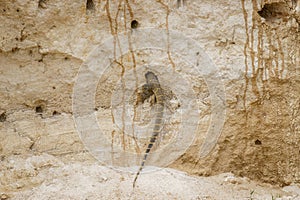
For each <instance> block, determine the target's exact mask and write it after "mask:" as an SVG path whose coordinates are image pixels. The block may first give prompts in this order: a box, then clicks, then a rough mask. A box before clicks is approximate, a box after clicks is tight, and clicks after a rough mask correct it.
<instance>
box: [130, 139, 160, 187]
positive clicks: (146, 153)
mask: <svg viewBox="0 0 300 200" xmlns="http://www.w3.org/2000/svg"><path fill="white" fill-rule="evenodd" d="M157 136H158V134H154V135H152V137H151V139H150V143H149V144H148V147H147V150H146V152H145V155H144V158H143V161H142V164H141V166H140V168H139V170H138V172H137V173H136V175H135V178H134V181H133V188H134V187H135V183H136V180H137V178H138V176H139V175H140V173H141V171H142V169H143V167H144V165H145V162H146V159H147V156H148V154H149V152H150V150H151V148H152V146H153V144H154V142H155V140H156V138H157Z"/></svg>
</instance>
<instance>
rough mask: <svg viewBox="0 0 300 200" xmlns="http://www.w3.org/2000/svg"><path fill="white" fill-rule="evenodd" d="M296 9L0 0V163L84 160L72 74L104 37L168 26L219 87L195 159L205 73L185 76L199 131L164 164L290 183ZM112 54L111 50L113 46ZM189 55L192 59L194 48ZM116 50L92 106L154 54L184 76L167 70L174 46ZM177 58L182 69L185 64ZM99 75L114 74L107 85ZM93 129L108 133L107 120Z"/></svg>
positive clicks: (296, 173)
mask: <svg viewBox="0 0 300 200" xmlns="http://www.w3.org/2000/svg"><path fill="white" fill-rule="evenodd" d="M299 9H300V5H299V1H279V0H278V1H252V2H251V1H243V0H242V1H220V2H218V1H196V0H194V1H192V0H186V1H139V0H133V1H132V0H129V1H117V2H116V1H102V0H99V1H98V0H88V1H81V0H77V1H71V0H70V1H50V0H39V1H38V0H35V1H24V0H19V1H18V0H16V1H6V0H0V13H1V14H0V20H1V29H0V36H1V37H0V41H1V45H0V83H1V84H0V99H1V101H0V141H1V142H0V155H1V159H2V160H5V159H6V158H8V157H9V156H11V155H15V154H20V155H27V154H39V153H48V154H52V155H54V156H57V157H62V158H64V159H66V160H70V159H72V158H75V159H82V160H90V159H92V158H91V156H90V155H89V153H88V152H86V150H85V146H84V144H83V143H82V140H81V139H80V137H79V135H78V133H77V132H76V126H75V123H74V121H73V117H72V114H73V110H72V95H73V89H74V88H73V86H74V84H75V80H76V78H77V73H78V70H79V68H80V66H81V65H82V64H83V63H87V62H88V61H89V60H90V59H91V58H90V57H89V53H90V52H91V51H92V50H93V49H95V48H96V47H97V46H98V45H100V44H101V43H103V42H104V41H107V40H110V39H111V40H112V41H118V37H116V34H122V33H123V32H124V31H129V32H134V31H135V32H134V34H138V31H139V30H142V29H144V28H149V27H151V28H153V29H163V30H176V31H177V32H179V33H180V34H182V35H183V36H184V37H186V38H189V39H193V40H194V41H197V43H198V44H199V47H201V49H202V50H201V51H202V52H205V54H206V55H207V56H208V57H209V58H210V59H211V61H212V63H213V64H214V66H216V69H215V71H214V73H212V74H208V75H207V77H209V80H211V81H213V82H216V83H219V82H222V85H223V86H224V91H225V94H226V97H225V96H224V98H223V97H222V102H223V103H222V105H223V106H225V107H226V114H224V113H223V114H224V120H225V121H224V126H222V131H221V135H220V137H219V138H218V141H217V144H216V145H215V146H214V148H213V149H212V151H210V152H209V154H208V155H206V156H205V157H200V156H199V152H200V151H201V145H203V144H204V142H205V139H204V138H207V137H210V136H209V135H206V133H207V132H206V130H207V129H208V127H209V122H210V120H209V118H210V117H211V116H212V115H211V114H212V112H211V111H209V110H210V109H211V108H212V107H211V105H212V100H211V99H210V98H211V97H212V96H210V94H211V93H210V91H209V90H208V86H207V85H205V84H207V82H205V81H206V80H205V79H206V78H207V77H192V75H191V78H190V79H191V84H192V88H193V90H194V91H195V95H196V96H197V98H198V99H199V102H200V103H199V107H200V108H202V111H201V112H202V113H201V116H200V117H201V120H200V129H198V130H197V131H198V132H195V140H194V141H193V143H192V145H190V146H189V148H188V149H187V151H186V152H185V153H184V154H183V155H182V156H180V157H179V158H178V159H177V160H176V161H174V162H173V163H172V164H171V165H170V167H173V168H176V169H180V170H183V171H186V172H188V173H192V174H197V175H214V174H218V173H221V172H233V173H235V174H237V175H241V176H247V177H250V178H252V179H256V180H259V181H264V182H270V183H274V184H281V185H287V184H290V183H293V182H294V183H299V182H300V169H299V168H300V117H299V116H300V115H299V113H300V65H299V57H300V50H299V46H300V35H299V30H300V25H299V24H300V13H299ZM133 20H136V21H137V22H138V24H135V23H132V21H133ZM113 36H115V37H113ZM128 41H130V38H129V39H128ZM133 42H134V41H133ZM179 46H180V45H179ZM115 49H117V50H116V51H118V42H116V45H115ZM169 50H170V51H172V47H170V49H169ZM163 52H164V51H163ZM184 53H185V52H182V54H184ZM193 53H195V54H194V56H192V57H193V58H196V57H197V56H198V55H199V53H198V54H197V52H193ZM200 54H201V53H200ZM110 56H111V58H112V59H113V58H114V56H116V55H110ZM122 56H123V57H122V59H120V57H119V58H118V59H117V61H120V62H121V66H123V67H124V68H120V67H119V68H118V67H117V66H119V65H120V63H119V64H118V63H113V64H112V65H111V66H112V67H111V70H106V71H105V74H104V78H103V79H101V80H100V82H99V86H98V89H97V94H96V95H95V96H96V99H97V101H96V105H95V109H96V110H97V111H98V112H102V113H110V109H111V106H112V105H111V98H112V96H113V94H112V93H113V92H112V91H113V86H115V85H116V84H117V83H116V82H117V80H118V79H119V78H118V77H120V76H122V72H121V71H122V70H121V69H123V70H125V71H126V70H132V69H133V68H135V67H136V66H141V65H142V64H143V63H146V64H147V63H148V64H149V63H151V62H152V60H155V59H157V60H160V61H157V63H158V64H161V63H164V64H166V66H168V67H169V69H172V67H174V66H175V70H177V73H178V74H179V75H180V74H181V73H183V72H182V71H184V70H180V69H179V68H176V66H177V65H179V64H178V63H181V60H180V58H181V55H180V54H178V52H177V54H173V55H171V54H170V53H169V52H168V51H166V52H165V53H161V52H159V53H157V52H154V53H153V52H151V51H150V50H149V51H148V52H147V51H143V52H140V53H136V52H135V53H132V52H130V51H129V52H125V53H123V54H122ZM133 58H134V59H133ZM200 62H201V61H200ZM133 63H135V64H133ZM157 63H154V64H157ZM186 63H187V62H185V63H184V62H183V64H182V66H184V67H186V68H188V67H189V66H188V65H187V64H186ZM194 64H195V63H194ZM104 67H106V66H103V68H104ZM198 67H199V68H205V67H206V66H198ZM109 69H110V68H109ZM120 70H121V71H120ZM163 72H164V73H167V70H166V71H163ZM187 74H188V72H187V73H186V74H185V75H187ZM105 77H107V78H111V77H113V78H111V82H107V81H105V80H106V79H105ZM167 77H168V76H167ZM167 80H168V79H166V85H167V84H168V81H167ZM200 83H201V84H200ZM82 84H87V85H88V83H84V82H83V83H82ZM105 84H106V85H105ZM170 88H172V87H171V86H170ZM201 106H202V107H201ZM205 109H207V110H205ZM99 117H100V118H99V119H100V121H101V120H105V119H107V117H106V115H105V114H104V115H101V113H100V114H99ZM101 117H104V118H101ZM103 126H104V127H103V128H104V129H105V130H106V129H107V130H110V129H111V125H110V124H106V125H105V124H104V125H103ZM105 126H107V127H105ZM204 129H205V130H204ZM112 137H114V136H112ZM117 139H118V138H116V140H117ZM171 139H172V138H171ZM171 139H170V140H171ZM82 152H85V153H84V154H82ZM79 154H80V156H79V157H80V158H78V156H77V155H79ZM5 180H6V179H5ZM5 180H2V181H5Z"/></svg>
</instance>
